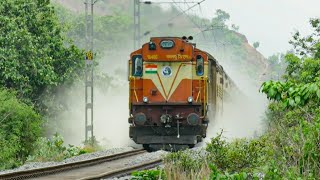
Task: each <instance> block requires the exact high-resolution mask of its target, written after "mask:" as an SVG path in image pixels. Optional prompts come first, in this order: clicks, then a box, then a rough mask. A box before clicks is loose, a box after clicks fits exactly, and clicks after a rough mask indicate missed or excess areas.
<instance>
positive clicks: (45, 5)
mask: <svg viewBox="0 0 320 180" xmlns="http://www.w3.org/2000/svg"><path fill="white" fill-rule="evenodd" d="M82 59H83V58H82V51H81V50H80V49H78V48H77V47H75V46H74V45H72V43H71V42H70V41H69V40H68V39H66V37H64V36H63V28H62V26H61V25H60V24H59V20H58V18H57V17H56V15H55V11H54V8H53V7H52V6H51V5H50V0H2V1H0V85H2V86H4V87H7V88H11V89H15V90H16V91H17V93H18V96H19V97H20V98H23V99H31V101H32V102H34V103H36V105H37V106H38V107H42V108H43V106H41V105H40V101H39V98H40V96H41V95H43V94H47V95H49V96H50V95H52V94H54V91H55V90H56V89H57V87H59V86H60V85H62V84H72V82H73V81H74V80H75V79H76V78H78V77H79V74H80V72H81V71H80V70H81V68H82V67H83V64H84V63H83V61H82Z"/></svg>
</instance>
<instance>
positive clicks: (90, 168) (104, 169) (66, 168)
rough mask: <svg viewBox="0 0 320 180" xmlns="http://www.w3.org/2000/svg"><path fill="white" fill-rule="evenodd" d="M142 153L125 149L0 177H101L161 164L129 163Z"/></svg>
mask: <svg viewBox="0 0 320 180" xmlns="http://www.w3.org/2000/svg"><path fill="white" fill-rule="evenodd" d="M144 154H148V152H146V151H145V150H141V149H139V150H133V151H127V152H124V153H118V154H114V155H109V156H103V157H98V158H94V159H89V160H84V161H78V162H73V163H67V164H62V165H56V166H50V167H45V168H38V169H32V170H25V171H19V172H13V173H7V174H1V175H0V179H82V180H87V179H103V178H112V177H119V176H125V175H128V174H130V173H131V172H133V171H135V170H141V169H150V168H153V167H156V166H158V165H160V164H161V159H160V158H154V159H152V160H150V161H147V162H141V163H136V164H133V163H130V162H132V161H134V160H135V158H138V157H139V156H142V155H144Z"/></svg>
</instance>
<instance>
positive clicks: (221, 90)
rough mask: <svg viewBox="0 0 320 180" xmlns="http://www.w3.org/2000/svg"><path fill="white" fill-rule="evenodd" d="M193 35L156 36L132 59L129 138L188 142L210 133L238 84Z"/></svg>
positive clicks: (160, 142)
mask: <svg viewBox="0 0 320 180" xmlns="http://www.w3.org/2000/svg"><path fill="white" fill-rule="evenodd" d="M189 40H192V37H189V38H186V37H183V38H179V37H153V38H151V39H150V42H148V43H145V44H144V45H143V46H142V48H141V49H138V50H136V51H134V52H132V53H131V55H130V60H129V64H128V65H129V84H130V85H129V88H130V89H129V93H130V94H129V108H130V111H129V112H130V115H129V123H130V130H129V136H130V138H132V139H133V140H134V142H136V143H137V144H143V145H144V147H145V148H148V147H149V145H168V144H171V145H188V146H190V147H193V146H194V145H195V144H197V143H198V142H201V141H202V139H203V138H204V137H206V131H207V126H208V123H209V122H210V121H212V120H214V118H215V117H216V115H217V114H218V113H221V112H222V110H223V101H224V97H226V96H227V94H228V93H229V92H230V91H231V89H232V88H233V87H235V86H234V83H233V82H232V80H231V79H230V78H229V77H228V76H227V74H226V73H225V72H224V70H223V68H222V67H221V66H220V65H219V64H218V62H217V61H216V60H215V59H214V57H213V56H211V55H210V54H208V53H206V52H204V51H202V50H200V49H197V48H196V46H195V44H193V43H190V42H189Z"/></svg>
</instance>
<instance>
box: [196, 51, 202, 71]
mask: <svg viewBox="0 0 320 180" xmlns="http://www.w3.org/2000/svg"><path fill="white" fill-rule="evenodd" d="M196 68H197V69H196V70H197V75H198V76H202V75H203V58H202V56H200V55H198V56H197V64H196Z"/></svg>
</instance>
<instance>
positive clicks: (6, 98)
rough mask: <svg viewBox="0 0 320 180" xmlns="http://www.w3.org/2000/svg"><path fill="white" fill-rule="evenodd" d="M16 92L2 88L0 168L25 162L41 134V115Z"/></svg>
mask: <svg viewBox="0 0 320 180" xmlns="http://www.w3.org/2000/svg"><path fill="white" fill-rule="evenodd" d="M15 96H16V94H15V93H12V92H9V91H7V90H4V89H0V102H1V106H0V117H1V118H0V147H1V152H0V169H5V168H12V167H16V166H17V165H20V164H21V163H22V162H24V161H25V160H26V158H27V156H28V155H29V154H30V153H31V152H32V149H33V143H34V142H35V141H36V140H37V138H38V137H39V136H40V135H41V128H42V126H41V124H42V121H41V117H40V115H39V114H37V113H36V112H35V111H34V110H33V109H32V107H31V106H28V105H26V104H25V103H23V102H21V101H19V100H17V98H16V97H15Z"/></svg>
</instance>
